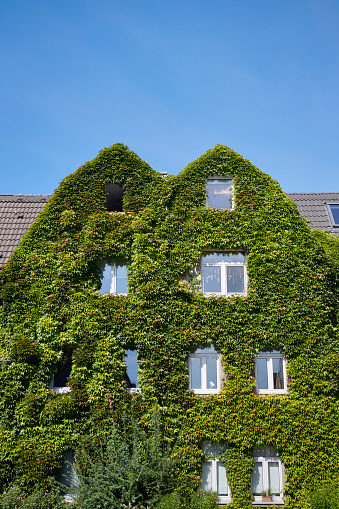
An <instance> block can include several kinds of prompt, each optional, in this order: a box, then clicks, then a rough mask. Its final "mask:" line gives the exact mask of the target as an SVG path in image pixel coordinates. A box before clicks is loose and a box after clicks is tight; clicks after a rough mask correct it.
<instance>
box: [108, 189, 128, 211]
mask: <svg viewBox="0 0 339 509" xmlns="http://www.w3.org/2000/svg"><path fill="white" fill-rule="evenodd" d="M106 196H107V210H108V211H109V212H122V211H123V197H124V188H123V187H121V186H118V185H117V184H108V185H107V186H106Z"/></svg>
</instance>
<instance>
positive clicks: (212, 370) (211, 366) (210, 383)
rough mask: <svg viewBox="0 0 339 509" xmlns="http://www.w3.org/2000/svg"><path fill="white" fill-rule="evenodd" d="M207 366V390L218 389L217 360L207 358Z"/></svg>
mask: <svg viewBox="0 0 339 509" xmlns="http://www.w3.org/2000/svg"><path fill="white" fill-rule="evenodd" d="M206 366H207V369H206V371H207V380H206V387H207V389H217V388H218V387H217V385H218V382H217V359H216V358H215V357H212V358H210V357H207V359H206Z"/></svg>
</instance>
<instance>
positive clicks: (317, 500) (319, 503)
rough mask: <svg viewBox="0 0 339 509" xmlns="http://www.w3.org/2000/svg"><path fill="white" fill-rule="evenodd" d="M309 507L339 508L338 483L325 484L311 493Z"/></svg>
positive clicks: (317, 508) (318, 508)
mask: <svg viewBox="0 0 339 509" xmlns="http://www.w3.org/2000/svg"><path fill="white" fill-rule="evenodd" d="M308 508H309V509H339V485H338V483H328V484H324V485H323V486H321V487H320V488H318V489H317V490H315V491H313V492H312V493H310V495H309V505H308Z"/></svg>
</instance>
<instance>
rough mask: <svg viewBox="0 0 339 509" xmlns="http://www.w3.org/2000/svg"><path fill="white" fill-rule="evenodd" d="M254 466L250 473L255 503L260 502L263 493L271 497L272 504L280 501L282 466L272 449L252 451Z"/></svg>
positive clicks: (262, 448) (277, 454)
mask: <svg viewBox="0 0 339 509" xmlns="http://www.w3.org/2000/svg"><path fill="white" fill-rule="evenodd" d="M253 456H254V461H255V465H254V468H253V472H252V493H253V496H254V501H255V502H261V501H262V497H263V496H264V493H265V494H266V495H271V496H272V501H273V503H278V504H279V503H280V504H282V503H283V500H282V485H283V476H282V465H281V461H280V459H279V453H278V452H277V451H276V449H275V448H274V447H268V446H264V447H256V448H255V449H254V451H253Z"/></svg>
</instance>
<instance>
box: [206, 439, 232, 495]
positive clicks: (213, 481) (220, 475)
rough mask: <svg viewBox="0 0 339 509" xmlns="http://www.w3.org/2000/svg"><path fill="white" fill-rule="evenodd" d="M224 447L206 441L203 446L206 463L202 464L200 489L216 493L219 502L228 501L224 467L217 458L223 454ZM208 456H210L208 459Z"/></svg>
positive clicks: (228, 491) (228, 493) (228, 490)
mask: <svg viewBox="0 0 339 509" xmlns="http://www.w3.org/2000/svg"><path fill="white" fill-rule="evenodd" d="M225 450H226V446H222V445H220V444H213V443H211V442H210V441H207V442H205V443H204V444H203V451H204V454H205V456H206V461H204V463H203V464H202V475H201V489H202V490H204V491H214V492H217V493H218V497H219V502H220V503H227V502H229V501H230V489H229V486H228V483H227V476H226V467H225V465H224V463H223V462H222V461H220V460H219V459H218V458H217V456H218V455H220V454H222V453H224V452H225ZM209 456H211V457H210V458H209Z"/></svg>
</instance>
